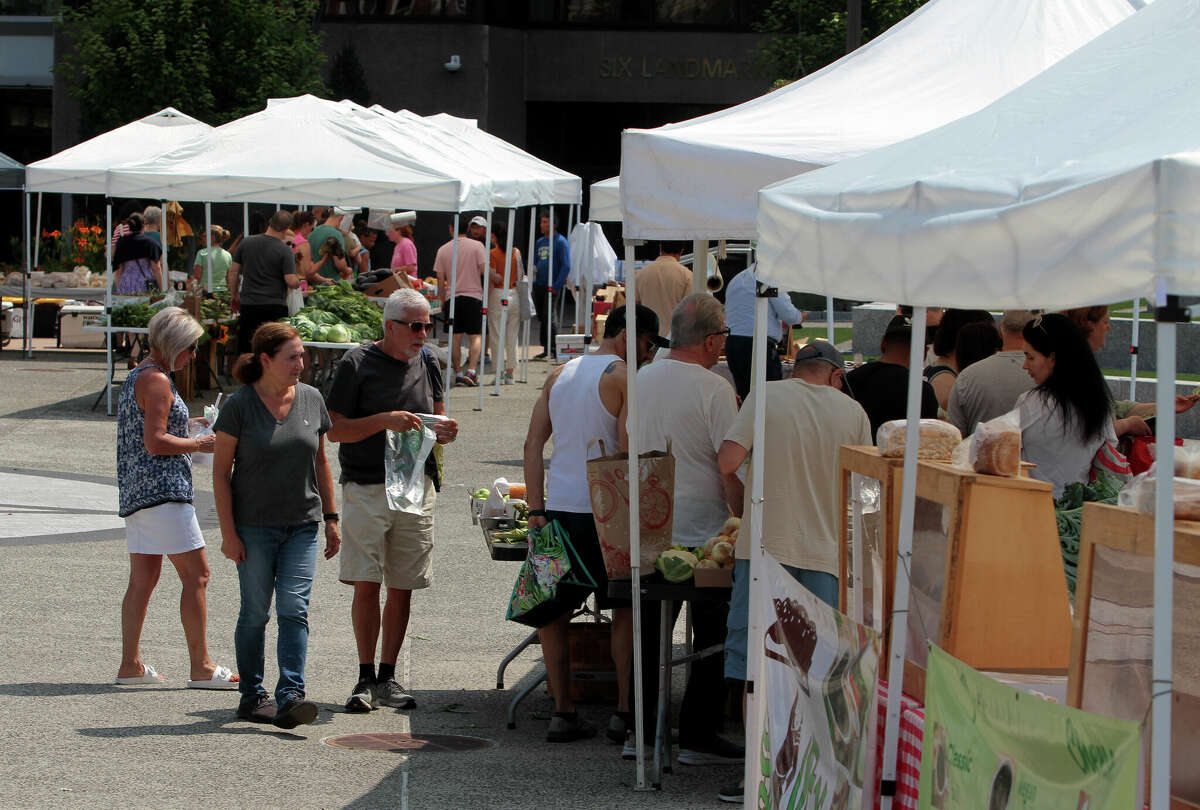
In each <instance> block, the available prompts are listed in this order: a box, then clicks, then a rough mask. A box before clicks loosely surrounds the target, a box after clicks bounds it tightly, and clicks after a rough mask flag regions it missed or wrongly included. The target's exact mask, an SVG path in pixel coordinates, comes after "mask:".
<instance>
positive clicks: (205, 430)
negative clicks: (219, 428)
mask: <svg viewBox="0 0 1200 810" xmlns="http://www.w3.org/2000/svg"><path fill="white" fill-rule="evenodd" d="M220 402H221V395H220V394H217V404H216V405H205V406H204V416H201V417H197V418H196V419H189V420H188V436H189V437H190V438H192V439H195V438H198V437H200V436H208V435H209V434H211V433H212V432H213V425H215V424H216V423H217V414H218V413H220V411H219V410H218V409H219V407H220ZM212 463H213V454H212V453H192V466H193V467H211V466H212Z"/></svg>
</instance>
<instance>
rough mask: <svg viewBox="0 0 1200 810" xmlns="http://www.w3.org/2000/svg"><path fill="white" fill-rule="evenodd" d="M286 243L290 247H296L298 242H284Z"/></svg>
mask: <svg viewBox="0 0 1200 810" xmlns="http://www.w3.org/2000/svg"><path fill="white" fill-rule="evenodd" d="M284 244H285V245H287V246H288V247H295V246H296V243H295V242H284Z"/></svg>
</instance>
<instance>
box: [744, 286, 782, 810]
mask: <svg viewBox="0 0 1200 810" xmlns="http://www.w3.org/2000/svg"><path fill="white" fill-rule="evenodd" d="M775 292H776V291H775V290H774V289H773V288H770V287H768V286H767V285H766V284H763V283H762V282H757V283H756V284H755V293H756V295H755V299H754V343H753V346H752V349H751V351H752V352H753V358H754V359H753V360H752V361H751V375H752V376H751V384H750V396H751V397H753V398H754V438H753V443H754V449H753V451H752V452H751V453H750V479H751V482H750V610H749V616H748V619H749V622H748V625H747V628H746V633H747V638H748V639H750V643H749V649H750V650H752V652H749V653H748V655H747V658H746V761H745V774H744V777H745V782H744V785H745V788H744V789H743V795H744V796H745V806H747V807H758V784H759V779H760V778H761V777H762V768H761V767H760V762H761V754H760V751H761V746H762V739H763V727H764V725H765V721H766V701H764V700H763V699H762V689H761V688H756V686H755V685H756V684H759V683H761V681H762V665H763V645H762V644H761V643H760V642H759V641H758V639H761V638H762V637H763V624H764V622H765V620H766V617H764V616H763V615H762V590H761V589H762V588H763V587H765V585H764V584H763V573H764V572H763V563H764V562H765V561H764V559H763V549H762V536H763V513H764V511H765V509H764V503H763V488H764V483H765V482H764V481H763V477H764V475H765V474H766V446H767V437H766V425H767V308H768V306H769V305H770V299H771V297H772V296H773V295H774V294H775Z"/></svg>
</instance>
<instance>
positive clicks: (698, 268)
mask: <svg viewBox="0 0 1200 810" xmlns="http://www.w3.org/2000/svg"><path fill="white" fill-rule="evenodd" d="M692 292H694V293H702V292H708V240H707V239H696V240H693V242H692Z"/></svg>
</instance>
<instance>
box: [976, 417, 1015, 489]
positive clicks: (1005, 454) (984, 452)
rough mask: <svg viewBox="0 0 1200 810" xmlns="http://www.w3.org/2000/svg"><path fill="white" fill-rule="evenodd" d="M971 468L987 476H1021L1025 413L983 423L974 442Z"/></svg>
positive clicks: (977, 430)
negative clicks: (1022, 431) (1023, 415)
mask: <svg viewBox="0 0 1200 810" xmlns="http://www.w3.org/2000/svg"><path fill="white" fill-rule="evenodd" d="M970 442H971V450H970V459H971V467H972V468H973V469H974V470H975V472H977V473H983V474H985V475H1007V476H1009V477H1015V476H1017V475H1020V474H1021V412H1020V411H1017V410H1013V411H1009V412H1008V413H1006V414H1003V415H1001V416H997V417H996V418H995V419H989V420H988V421H986V422H980V423H979V426H978V427H977V428H975V432H974V433H972V434H971V438H970Z"/></svg>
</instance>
